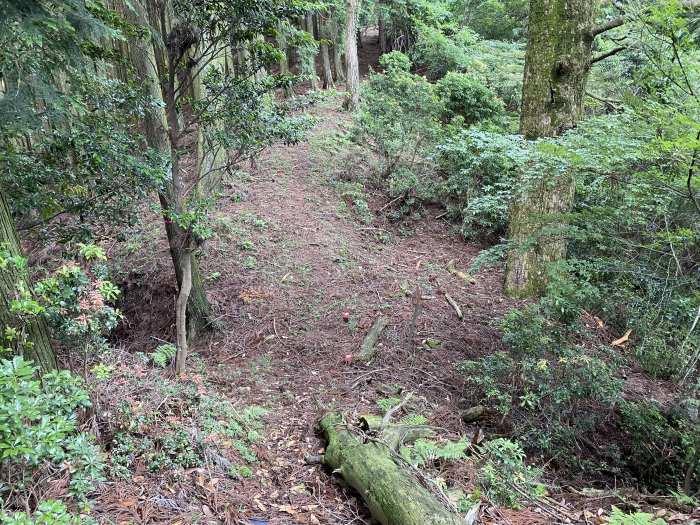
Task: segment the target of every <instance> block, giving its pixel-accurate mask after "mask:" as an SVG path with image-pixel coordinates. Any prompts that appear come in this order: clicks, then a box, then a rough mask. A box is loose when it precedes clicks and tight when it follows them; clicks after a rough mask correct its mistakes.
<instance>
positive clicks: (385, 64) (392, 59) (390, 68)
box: [379, 51, 411, 74]
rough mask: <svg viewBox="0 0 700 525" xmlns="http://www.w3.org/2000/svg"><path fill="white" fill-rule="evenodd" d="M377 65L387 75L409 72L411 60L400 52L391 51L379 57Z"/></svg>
mask: <svg viewBox="0 0 700 525" xmlns="http://www.w3.org/2000/svg"><path fill="white" fill-rule="evenodd" d="M379 65H380V66H381V67H382V69H383V70H384V72H385V73H388V74H392V73H397V72H401V71H403V72H408V71H410V70H411V59H410V58H408V56H407V55H404V54H403V53H402V52H401V51H392V52H390V53H385V54H383V55H382V56H380V57H379Z"/></svg>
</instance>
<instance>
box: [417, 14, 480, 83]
mask: <svg viewBox="0 0 700 525" xmlns="http://www.w3.org/2000/svg"><path fill="white" fill-rule="evenodd" d="M477 38H478V37H477V36H476V35H475V34H474V33H472V32H471V31H470V30H468V29H464V30H462V31H461V32H459V33H458V34H457V35H454V37H450V36H448V35H446V34H445V33H444V32H443V31H441V30H440V29H437V28H434V27H427V26H423V27H420V29H419V32H418V40H417V42H416V44H415V46H414V47H413V49H412V50H411V59H412V61H413V63H414V65H415V67H416V70H417V71H418V72H420V73H421V74H424V75H425V76H426V78H428V80H430V81H435V80H438V79H440V78H442V77H444V76H445V75H446V74H447V73H448V72H450V71H466V70H467V69H468V68H469V65H470V62H471V59H470V56H469V53H468V52H467V47H468V46H469V45H473V44H475V43H476V41H477Z"/></svg>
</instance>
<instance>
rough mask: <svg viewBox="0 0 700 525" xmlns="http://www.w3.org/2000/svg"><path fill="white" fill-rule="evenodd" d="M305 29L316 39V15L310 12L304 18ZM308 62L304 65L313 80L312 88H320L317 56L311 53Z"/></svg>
mask: <svg viewBox="0 0 700 525" xmlns="http://www.w3.org/2000/svg"><path fill="white" fill-rule="evenodd" d="M303 23H304V30H305V31H306V32H307V33H309V34H310V35H311V36H312V37H313V38H314V39H315V38H316V37H315V35H314V15H313V14H312V13H308V14H307V15H306V17H305V18H304V20H303ZM306 60H307V63H306V65H305V67H304V69H305V70H306V74H307V75H309V80H310V81H311V89H313V90H316V89H318V75H317V74H316V56H314V55H309V56H308V57H307V58H306Z"/></svg>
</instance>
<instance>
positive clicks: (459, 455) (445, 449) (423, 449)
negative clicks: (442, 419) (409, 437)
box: [399, 439, 469, 466]
mask: <svg viewBox="0 0 700 525" xmlns="http://www.w3.org/2000/svg"><path fill="white" fill-rule="evenodd" d="M468 449H469V441H468V440H467V439H461V440H459V441H447V442H445V443H437V442H435V441H430V440H428V439H418V440H416V442H415V443H414V444H413V445H412V446H402V447H401V449H400V450H399V453H400V454H401V457H403V458H404V459H405V460H406V461H407V462H409V463H410V464H412V465H416V466H419V465H428V464H430V463H432V462H435V461H456V460H458V459H465V458H466V453H467V450H468Z"/></svg>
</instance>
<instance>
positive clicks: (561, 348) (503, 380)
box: [462, 305, 622, 467]
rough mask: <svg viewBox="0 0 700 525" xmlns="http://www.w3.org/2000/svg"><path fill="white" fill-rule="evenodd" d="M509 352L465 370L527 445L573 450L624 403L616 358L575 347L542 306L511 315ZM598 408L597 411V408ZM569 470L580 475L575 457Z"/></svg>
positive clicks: (481, 397) (506, 326) (506, 327)
mask: <svg viewBox="0 0 700 525" xmlns="http://www.w3.org/2000/svg"><path fill="white" fill-rule="evenodd" d="M501 329H502V331H503V340H504V342H505V343H506V345H507V346H508V350H509V351H508V352H507V353H506V352H498V353H495V354H491V355H488V356H485V357H483V358H480V359H478V360H474V361H467V362H465V363H464V364H463V365H462V368H463V370H464V371H465V379H466V381H467V383H468V384H470V385H472V386H471V387H470V388H471V390H472V391H476V392H477V393H478V394H477V396H476V397H477V401H478V402H483V403H486V404H489V405H491V406H493V408H494V409H496V410H497V411H499V412H501V413H502V414H503V415H508V416H509V420H510V422H511V423H512V425H513V426H514V428H515V429H516V430H515V431H514V432H515V433H516V434H517V435H519V436H520V437H521V439H522V440H523V441H524V442H525V443H526V444H527V445H528V446H531V447H534V448H537V449H540V450H546V451H547V452H548V453H550V454H551V453H556V452H562V451H565V450H567V449H568V448H569V447H571V446H572V444H573V443H572V441H571V438H572V435H577V434H578V433H580V432H588V431H591V430H592V429H595V428H596V426H597V425H599V424H600V423H601V422H602V421H603V420H604V419H605V417H606V414H605V410H606V409H607V410H610V409H612V408H613V407H614V406H615V405H616V404H617V403H618V402H619V400H620V389H621V386H622V383H621V381H620V379H619V378H618V377H617V376H616V374H615V371H616V370H617V366H616V363H615V356H614V355H613V354H612V353H611V352H610V351H608V350H607V349H605V348H596V349H591V348H585V347H582V346H577V345H575V344H574V343H573V340H574V339H575V335H574V333H572V332H570V331H568V330H567V329H565V328H562V327H561V326H558V325H557V324H556V322H554V321H552V320H551V319H548V318H547V317H545V316H544V315H543V312H542V308H541V307H540V306H539V305H531V306H528V307H525V308H523V309H522V310H512V311H511V312H509V313H508V314H507V315H506V316H505V318H504V320H503V322H502V324H501ZM593 407H596V408H593ZM564 457H568V458H570V459H571V460H572V464H571V465H568V466H571V467H576V466H577V465H576V463H575V456H571V455H570V454H569V455H565V456H564Z"/></svg>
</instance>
